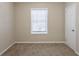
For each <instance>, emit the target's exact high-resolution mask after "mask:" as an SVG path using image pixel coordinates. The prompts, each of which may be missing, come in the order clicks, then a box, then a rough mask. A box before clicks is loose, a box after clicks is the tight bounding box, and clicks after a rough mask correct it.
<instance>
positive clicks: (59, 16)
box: [16, 2, 65, 42]
mask: <svg viewBox="0 0 79 59" xmlns="http://www.w3.org/2000/svg"><path fill="white" fill-rule="evenodd" d="M31 8H48V34H44V35H43V34H42V35H32V34H31V13H30V12H31ZM64 11H65V10H64V3H61V2H59V3H56V2H49V3H16V41H17V42H61V41H65V35H64V34H65V31H64V27H65V24H64V23H65V22H64V21H65V19H64V14H65V13H64Z"/></svg>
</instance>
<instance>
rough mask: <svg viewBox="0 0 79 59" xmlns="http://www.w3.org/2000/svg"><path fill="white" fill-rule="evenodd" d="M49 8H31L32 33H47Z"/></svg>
mask: <svg viewBox="0 0 79 59" xmlns="http://www.w3.org/2000/svg"><path fill="white" fill-rule="evenodd" d="M47 20H48V9H47V8H32V9H31V33H32V34H47V33H48V31H47Z"/></svg>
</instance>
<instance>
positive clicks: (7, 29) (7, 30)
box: [0, 2, 14, 53]
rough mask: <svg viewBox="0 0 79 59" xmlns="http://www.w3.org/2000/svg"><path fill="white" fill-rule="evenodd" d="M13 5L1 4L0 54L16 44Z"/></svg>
mask: <svg viewBox="0 0 79 59" xmlns="http://www.w3.org/2000/svg"><path fill="white" fill-rule="evenodd" d="M13 10H14V8H13V3H5V2H4V3H3V2H0V53H1V52H2V51H3V50H4V49H6V48H7V47H8V46H9V45H10V44H12V43H13V42H14V15H13V14H14V13H13Z"/></svg>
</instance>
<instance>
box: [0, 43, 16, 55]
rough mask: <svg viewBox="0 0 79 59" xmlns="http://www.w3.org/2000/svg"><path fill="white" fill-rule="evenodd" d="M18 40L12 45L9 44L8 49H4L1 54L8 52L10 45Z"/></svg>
mask: <svg viewBox="0 0 79 59" xmlns="http://www.w3.org/2000/svg"><path fill="white" fill-rule="evenodd" d="M15 43H16V42H13V43H12V44H11V45H9V46H8V47H7V48H6V49H4V50H3V51H2V52H1V53H0V56H1V55H2V54H3V53H4V52H6V51H7V50H8V49H9V48H10V47H12V46H13V45H14V44H15Z"/></svg>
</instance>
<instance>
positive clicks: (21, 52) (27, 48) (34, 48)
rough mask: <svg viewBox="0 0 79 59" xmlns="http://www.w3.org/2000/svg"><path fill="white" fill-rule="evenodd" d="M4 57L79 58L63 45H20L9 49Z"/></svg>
mask: <svg viewBox="0 0 79 59" xmlns="http://www.w3.org/2000/svg"><path fill="white" fill-rule="evenodd" d="M3 56H77V54H75V52H74V51H73V50H72V49H71V48H69V47H68V46H67V45H65V44H63V43H56V44H55V43H27V44H26V43H25V44H24V43H18V44H15V45H14V46H12V47H11V48H10V49H8V50H7V51H6V52H5V53H4V54H3Z"/></svg>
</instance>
